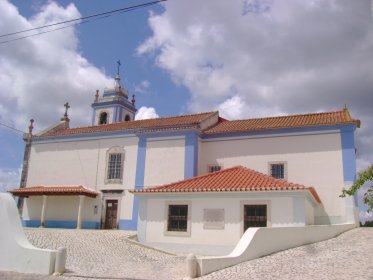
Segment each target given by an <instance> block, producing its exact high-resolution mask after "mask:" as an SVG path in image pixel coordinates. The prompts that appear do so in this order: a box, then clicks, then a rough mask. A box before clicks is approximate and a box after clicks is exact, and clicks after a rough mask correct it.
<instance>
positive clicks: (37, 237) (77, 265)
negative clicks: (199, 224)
mask: <svg viewBox="0 0 373 280" xmlns="http://www.w3.org/2000/svg"><path fill="white" fill-rule="evenodd" d="M25 233H26V235H27V237H28V239H29V240H30V242H31V243H32V244H33V245H35V246H37V247H40V248H48V249H58V248H59V247H66V248H67V262H66V269H67V271H66V273H65V274H64V275H63V276H62V277H61V276H60V277H56V276H41V275H31V274H19V273H1V272H0V279H17V280H18V279H19V280H21V279H22V280H23V279H24V280H26V279H27V280H28V279H48V280H52V279H54V280H66V279H68V280H73V279H74V280H75V279H79V280H82V279H175V278H176V279H182V278H183V277H184V276H185V273H186V272H185V269H186V265H185V258H184V257H175V256H173V255H168V254H165V253H162V252H158V251H155V250H151V249H148V248H145V247H142V246H139V245H136V244H133V243H131V242H129V241H128V237H129V236H130V235H132V234H134V232H128V231H120V230H99V231H95V230H66V229H65V230H64V229H26V230H25Z"/></svg>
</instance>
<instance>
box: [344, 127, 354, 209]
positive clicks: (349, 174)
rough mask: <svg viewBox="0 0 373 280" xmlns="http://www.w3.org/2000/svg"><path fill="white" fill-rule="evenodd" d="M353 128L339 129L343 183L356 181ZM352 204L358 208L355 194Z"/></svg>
mask: <svg viewBox="0 0 373 280" xmlns="http://www.w3.org/2000/svg"><path fill="white" fill-rule="evenodd" d="M354 132H355V127H354V126H349V127H343V128H342V129H341V144H342V162H343V179H344V181H345V182H351V183H354V182H355V181H356V153H355V151H356V147H355V137H354ZM354 204H355V206H356V207H357V206H358V197H357V193H356V194H355V195H354Z"/></svg>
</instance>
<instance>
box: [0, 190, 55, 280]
mask: <svg viewBox="0 0 373 280" xmlns="http://www.w3.org/2000/svg"><path fill="white" fill-rule="evenodd" d="M0 223H1V226H2V229H1V230H0V248H1V254H0V270H3V271H16V272H21V273H38V274H52V273H53V272H54V268H55V261H56V251H55V250H48V249H39V248H36V247H34V246H33V245H32V244H31V243H30V242H29V241H28V240H27V238H26V236H25V233H24V232H23V228H22V225H21V220H20V218H19V214H18V210H17V207H16V203H15V201H14V199H13V198H12V196H11V195H10V194H7V193H0Z"/></svg>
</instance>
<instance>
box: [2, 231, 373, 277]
mask: <svg viewBox="0 0 373 280" xmlns="http://www.w3.org/2000/svg"><path fill="white" fill-rule="evenodd" d="M131 234H132V233H131V232H125V231H104V230H102V231H101V230H100V231H93V230H60V229H27V230H26V235H27V236H28V238H29V240H30V241H31V242H32V243H33V244H34V245H36V246H38V247H42V248H50V249H57V248H59V247H61V246H64V247H67V251H68V258H67V265H66V266H67V272H66V273H65V274H64V275H63V276H59V277H56V276H43V275H34V274H21V273H14V272H0V279H16V280H36V279H45V280H82V279H90V280H91V279H138V280H142V279H182V278H183V277H184V276H185V275H186V270H185V267H186V265H185V259H184V258H183V257H175V256H172V255H168V254H165V253H162V252H158V251H155V250H151V249H148V248H144V247H142V246H138V245H136V244H133V243H131V242H129V241H128V239H127V238H128V236H130V235H131ZM1 253H3V252H1ZM198 279H199V280H205V279H229V280H235V279H237V280H238V279H260V280H262V279H285V280H286V279H306V280H307V279H321V280H322V279H328V280H329V279H356V280H357V279H359V280H360V279H369V280H373V228H358V229H354V230H351V231H349V232H346V233H344V234H342V235H340V236H339V237H337V238H334V239H330V240H327V241H323V242H319V243H315V244H310V245H306V246H302V247H298V248H294V249H290V250H286V251H283V252H280V253H277V254H273V255H271V256H267V257H263V258H260V259H256V260H252V261H248V262H245V263H241V264H239V265H236V266H233V267H230V268H226V269H223V270H220V271H217V272H214V273H211V274H209V275H206V276H204V277H201V278H198Z"/></svg>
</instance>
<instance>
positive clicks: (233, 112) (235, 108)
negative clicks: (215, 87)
mask: <svg viewBox="0 0 373 280" xmlns="http://www.w3.org/2000/svg"><path fill="white" fill-rule="evenodd" d="M245 107H246V106H245V104H244V103H243V102H242V101H241V98H240V97H239V96H237V95H236V96H233V97H232V98H229V99H227V100H225V101H224V102H223V103H222V104H220V105H219V107H218V108H219V112H220V115H221V116H222V117H223V118H227V119H238V118H239V117H240V116H242V110H243V109H244V108H245Z"/></svg>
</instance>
